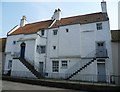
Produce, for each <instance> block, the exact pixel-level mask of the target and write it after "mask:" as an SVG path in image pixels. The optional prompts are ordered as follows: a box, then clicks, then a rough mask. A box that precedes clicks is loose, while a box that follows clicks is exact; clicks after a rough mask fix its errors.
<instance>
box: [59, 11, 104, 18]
mask: <svg viewBox="0 0 120 92" xmlns="http://www.w3.org/2000/svg"><path fill="white" fill-rule="evenodd" d="M100 13H101V14H103V13H102V12H96V13H88V14H83V15H75V16H70V17H64V18H61V19H67V18H73V17H80V16H88V15H94V14H100Z"/></svg>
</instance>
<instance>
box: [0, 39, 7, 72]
mask: <svg viewBox="0 0 120 92" xmlns="http://www.w3.org/2000/svg"><path fill="white" fill-rule="evenodd" d="M5 45H6V38H0V73H2V72H3V69H4V63H5Z"/></svg>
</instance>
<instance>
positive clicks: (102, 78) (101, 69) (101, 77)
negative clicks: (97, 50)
mask: <svg viewBox="0 0 120 92" xmlns="http://www.w3.org/2000/svg"><path fill="white" fill-rule="evenodd" d="M97 70H98V82H106V72H105V63H97Z"/></svg>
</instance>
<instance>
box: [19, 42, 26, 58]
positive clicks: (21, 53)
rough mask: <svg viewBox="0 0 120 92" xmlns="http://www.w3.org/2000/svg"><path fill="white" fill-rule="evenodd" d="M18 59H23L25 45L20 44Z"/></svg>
mask: <svg viewBox="0 0 120 92" xmlns="http://www.w3.org/2000/svg"><path fill="white" fill-rule="evenodd" d="M20 57H21V58H24V57H25V43H22V44H21V52H20Z"/></svg>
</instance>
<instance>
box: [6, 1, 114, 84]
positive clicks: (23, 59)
mask: <svg viewBox="0 0 120 92" xmlns="http://www.w3.org/2000/svg"><path fill="white" fill-rule="evenodd" d="M101 8H102V12H97V13H91V14H85V15H78V16H71V17H66V18H61V15H60V14H61V10H60V9H56V10H55V12H54V14H53V16H52V18H51V19H50V20H45V21H40V22H35V23H27V21H26V17H25V16H23V17H22V19H21V23H20V26H15V27H14V28H13V29H12V30H11V31H10V32H8V36H7V43H6V49H5V53H6V60H5V61H6V62H5V67H4V70H5V71H4V74H7V75H10V76H17V77H29V78H41V77H47V78H59V79H66V80H82V81H94V82H110V76H111V75H113V67H112V64H113V63H112V51H111V31H110V25H109V17H108V14H107V8H106V2H105V1H103V2H101ZM26 23H27V24H26Z"/></svg>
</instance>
